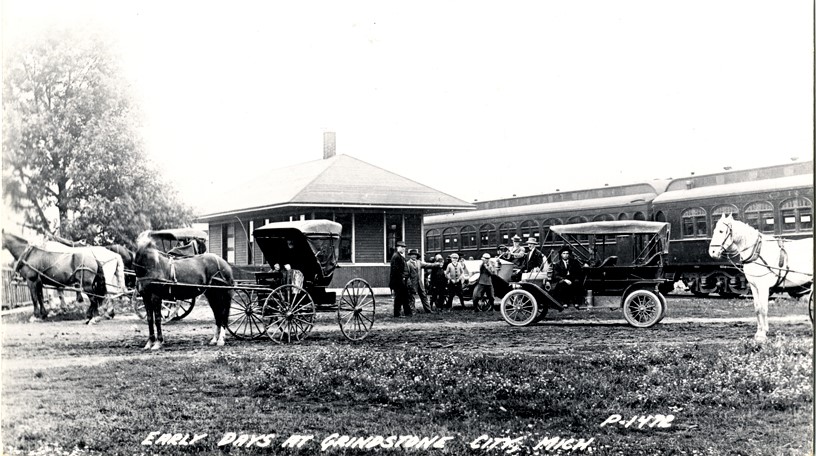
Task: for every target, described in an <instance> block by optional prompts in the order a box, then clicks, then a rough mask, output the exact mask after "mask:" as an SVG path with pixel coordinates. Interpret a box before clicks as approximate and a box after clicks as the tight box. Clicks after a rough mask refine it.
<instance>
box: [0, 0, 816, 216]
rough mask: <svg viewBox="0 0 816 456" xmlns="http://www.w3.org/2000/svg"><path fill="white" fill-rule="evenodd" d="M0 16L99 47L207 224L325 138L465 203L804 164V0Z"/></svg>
mask: <svg viewBox="0 0 816 456" xmlns="http://www.w3.org/2000/svg"><path fill="white" fill-rule="evenodd" d="M0 1H2V29H3V31H2V39H3V47H4V49H8V48H9V47H10V46H13V45H14V44H15V43H17V42H19V40H21V39H23V38H25V37H27V36H32V35H35V34H37V33H39V31H41V30H42V29H44V28H48V27H58V26H60V27H61V26H66V25H78V26H83V27H95V28H98V29H99V30H101V31H102V32H103V33H104V34H105V36H106V37H107V39H108V40H109V42H110V44H111V45H112V46H113V47H114V49H115V50H116V51H117V53H118V56H119V58H120V64H121V66H122V71H123V76H124V77H125V78H126V79H127V81H128V82H129V83H130V86H131V90H132V93H133V94H134V101H135V102H136V103H137V104H138V105H139V107H140V111H141V113H142V120H143V126H142V129H141V131H142V133H143V137H144V141H145V145H146V154H147V158H149V159H150V160H152V161H153V162H155V163H156V165H157V166H158V167H159V168H160V169H161V170H162V172H163V174H164V177H165V178H166V180H168V181H169V182H170V183H171V184H172V185H173V186H174V187H175V188H176V189H177V190H178V192H179V194H180V196H181V198H182V200H183V201H184V202H185V203H187V204H189V205H191V206H193V207H194V208H196V209H197V210H198V211H199V212H200V213H206V212H207V200H208V198H210V197H211V196H212V195H213V194H215V193H218V192H225V191H229V189H230V188H231V186H232V184H233V183H234V182H236V181H240V180H242V179H249V178H251V177H253V176H257V175H259V174H263V172H264V170H267V169H271V168H279V167H284V166H289V165H292V164H296V163H301V162H304V161H310V160H318V159H321V158H322V153H323V143H322V142H323V132H325V131H333V132H336V135H337V152H338V153H340V154H348V155H351V156H353V157H355V158H358V159H360V160H363V161H366V162H368V163H371V164H373V165H376V166H379V167H382V168H384V169H387V170H390V171H393V172H395V173H398V174H400V175H402V176H405V177H407V178H410V179H412V180H414V181H417V182H419V183H422V184H425V185H428V186H430V187H433V188H435V189H437V190H440V191H442V192H445V193H448V194H450V195H453V196H456V197H458V198H461V199H462V200H465V201H469V202H472V201H474V200H480V201H482V200H488V199H496V198H505V197H510V196H512V195H514V194H516V195H530V194H538V193H548V192H552V191H555V190H556V189H560V190H562V191H563V190H568V189H577V188H589V187H595V186H603V185H604V184H609V185H620V184H625V183H632V182H642V181H648V180H652V179H664V178H670V177H683V176H687V175H689V174H690V173H692V172H693V173H696V174H698V175H699V174H706V173H711V172H717V171H722V170H723V169H724V168H726V167H731V168H734V169H739V168H747V167H754V166H764V165H771V164H778V163H785V162H789V161H790V160H791V159H792V158H793V157H798V159H799V160H803V159H809V157H812V155H813V121H814V119H813V109H814V100H813V17H814V16H813V4H812V2H802V1H782V2H769V1H762V2H760V1H752V0H739V1H717V0H713V1H712V0H705V1H694V0H691V1H682V2H681V1H659V2H657V1H653V0H644V1H611V0H586V1H580V2H576V1H564V0H561V1H546V0H541V1H511V2H484V1H448V2H440V1H434V2H430V1H412V2H397V1H392V2H383V1H371V2H359V1H344V2H337V1H304V2H292V1H288V2H277V1H246V0H244V1H230V2H226V1H153V0H139V1H116V2H110V1H98V2H96V1H77V0H62V1H43V0H0ZM236 204H237V205H239V204H240V203H239V202H238V201H236Z"/></svg>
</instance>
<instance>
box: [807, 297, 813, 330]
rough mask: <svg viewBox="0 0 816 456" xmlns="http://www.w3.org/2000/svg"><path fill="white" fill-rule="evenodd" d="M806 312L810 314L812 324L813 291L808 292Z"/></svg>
mask: <svg viewBox="0 0 816 456" xmlns="http://www.w3.org/2000/svg"><path fill="white" fill-rule="evenodd" d="M808 312H809V314H810V324H813V291H811V292H810V297H809V298H808Z"/></svg>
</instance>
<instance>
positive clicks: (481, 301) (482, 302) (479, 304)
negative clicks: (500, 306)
mask: <svg viewBox="0 0 816 456" xmlns="http://www.w3.org/2000/svg"><path fill="white" fill-rule="evenodd" d="M473 307H475V308H476V309H477V310H479V311H481V312H487V311H488V310H493V303H491V302H490V300H488V299H487V298H485V297H484V296H479V297H474V298H473Z"/></svg>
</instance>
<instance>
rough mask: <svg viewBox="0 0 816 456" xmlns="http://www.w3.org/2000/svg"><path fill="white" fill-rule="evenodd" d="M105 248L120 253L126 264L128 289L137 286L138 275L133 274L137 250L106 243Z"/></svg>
mask: <svg viewBox="0 0 816 456" xmlns="http://www.w3.org/2000/svg"><path fill="white" fill-rule="evenodd" d="M105 248H106V249H108V250H110V251H111V252H115V253H118V254H119V256H120V257H122V263H123V264H124V266H125V271H126V272H125V285H126V286H127V288H128V289H133V288H135V287H136V276H135V275H133V258H134V257H135V256H136V252H134V251H133V250H130V249H129V248H127V247H125V246H123V245H119V244H110V245H106V246H105Z"/></svg>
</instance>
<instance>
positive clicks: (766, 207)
mask: <svg viewBox="0 0 816 456" xmlns="http://www.w3.org/2000/svg"><path fill="white" fill-rule="evenodd" d="M744 214H745V223H747V224H749V225H751V226H752V227H754V228H756V229H757V230H759V232H761V233H773V232H774V211H773V204H771V203H769V202H767V201H754V202H753V203H748V205H746V206H745V211H744Z"/></svg>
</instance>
